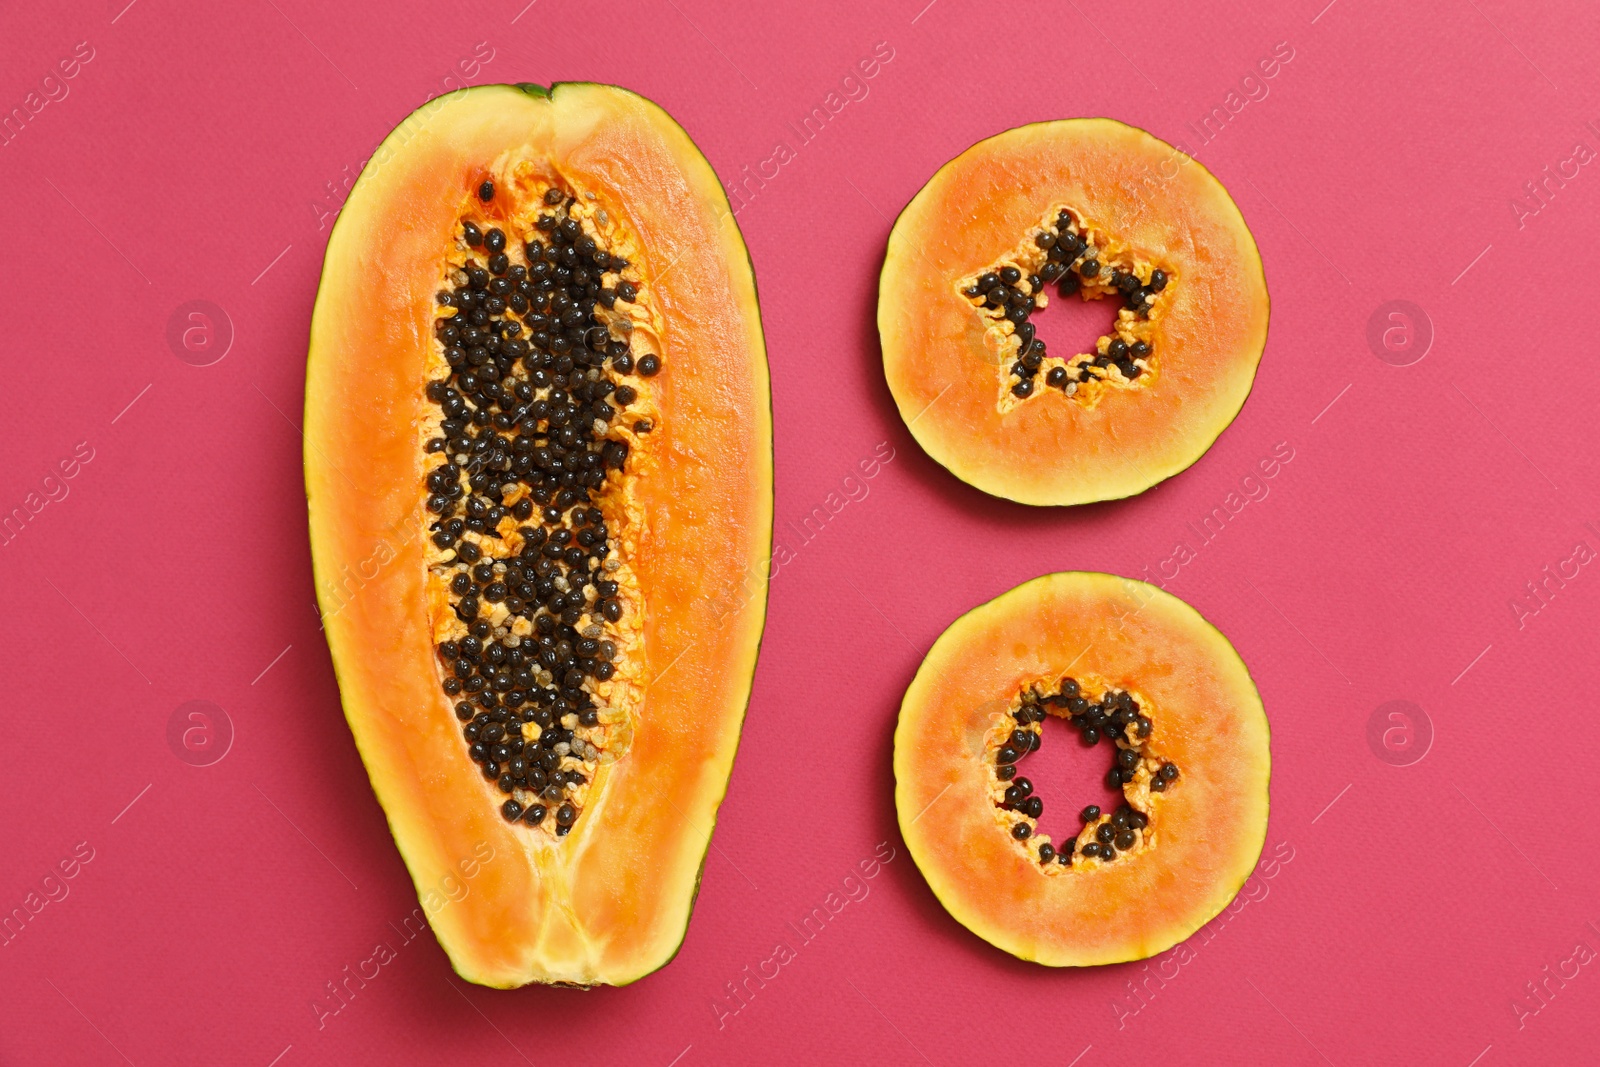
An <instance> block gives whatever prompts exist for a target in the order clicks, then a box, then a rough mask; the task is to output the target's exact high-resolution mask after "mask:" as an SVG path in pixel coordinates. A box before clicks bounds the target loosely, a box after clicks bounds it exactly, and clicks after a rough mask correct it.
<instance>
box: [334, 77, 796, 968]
mask: <svg viewBox="0 0 1600 1067" xmlns="http://www.w3.org/2000/svg"><path fill="white" fill-rule="evenodd" d="M771 442H772V420H771V405H770V400H769V396H768V380H767V364H766V355H765V349H764V346H763V341H762V333H761V323H760V316H759V314H758V309H757V305H756V291H755V281H754V278H753V276H752V273H751V268H750V262H749V259H748V256H747V254H746V251H745V246H744V242H743V240H742V239H741V237H740V235H739V231H738V228H737V227H736V226H735V224H734V220H733V215H732V213H731V212H730V211H729V209H728V202H727V199H726V197H725V195H724V193H723V191H722V187H721V185H720V184H719V183H718V181H717V178H716V175H715V174H714V173H713V172H712V170H711V167H710V165H709V164H707V162H706V161H705V159H704V158H703V157H702V156H701V154H700V153H699V152H698V151H697V150H696V149H695V146H694V144H693V143H692V142H691V141H690V140H689V137H688V135H686V134H685V133H684V132H683V130H682V129H681V128H679V126H678V125H677V124H676V123H674V122H673V121H672V120H671V119H670V118H669V117H668V116H667V115H666V114H665V113H664V112H663V111H662V110H661V109H660V108H658V107H656V106H655V105H653V104H651V103H650V102H649V101H647V100H644V99H642V98H641V97H638V96H636V95H634V94H633V93H630V92H627V91H626V90H623V89H618V88H614V87H611V86H603V85H591V84H567V85H558V86H555V87H554V88H552V89H548V90H547V89H544V88H542V87H539V86H535V85H492V86H483V87H477V88H471V89H466V90H462V91H460V92H456V93H451V94H449V95H446V96H443V97H440V98H438V99H436V100H434V101H431V102H430V103H428V104H426V105H424V106H423V107H422V108H421V109H420V110H418V111H417V112H415V113H414V114H412V115H411V116H410V117H409V118H407V119H406V120H405V121H404V122H403V123H401V125H400V126H399V127H398V128H396V129H395V130H394V132H393V133H392V134H390V136H389V137H388V139H387V140H385V141H384V143H383V145H382V146H381V147H380V148H379V149H378V151H377V153H376V154H375V155H374V156H373V158H372V160H371V161H370V162H369V163H368V164H367V166H366V168H365V169H364V170H363V171H362V174H361V177H360V179H359V181H357V183H356V185H355V187H354V188H353V190H352V191H351V194H350V197H349V199H348V201H347V202H346V204H345V206H344V209H343V210H342V212H341V213H340V215H339V220H338V224H337V225H336V226H335V228H334V230H333V234H332V236H331V238H330V239H329V242H328V251H327V258H326V262H325V265H324V268H323V275H322V284H321V288H320V289H319V290H318V293H317V301H316V309H315V313H314V316H313V319H312V324H311V345H310V357H309V361H308V364H307V369H306V416H305V476H306V494H307V497H308V500H309V506H310V522H311V547H312V556H313V560H314V564H315V573H316V581H317V594H318V598H319V601H320V603H321V608H322V613H323V620H324V626H325V629H326V632H327V638H328V645H329V648H330V650H331V652H332V655H333V663H334V667H335V670H336V672H337V675H338V680H339V688H340V693H341V697H342V701H343V705H344V711H345V716H346V718H347V720H348V722H349V725H350V728H351V731H352V732H353V733H354V735H355V741H356V745H357V747H358V748H359V749H360V753H361V757H362V759H363V760H364V761H365V763H366V767H367V771H368V774H369V776H370V778H371V780H372V786H373V790H374V792H375V793H376V794H377V797H378V800H379V801H380V803H381V804H382V806H383V809H384V811H385V813H386V815H387V816H388V820H389V826H390V829H391V830H392V832H393V835H394V839H395V843H396V844H397V845H398V847H399V849H400V852H401V854H402V856H403V857H404V858H405V861H406V864H407V866H408V867H409V869H410V872H411V876H412V879H413V880H414V882H415V884H416V888H417V892H418V894H419V896H420V898H421V901H422V904H423V908H424V910H425V911H426V913H427V915H428V918H429V920H430V922H431V924H432V926H433V929H434V931H435V933H436V934H437V936H438V939H439V942H440V944H441V945H442V946H443V947H444V949H445V951H446V952H447V953H448V954H449V956H450V959H451V961H452V963H453V964H454V966H455V968H456V970H457V972H458V973H459V974H460V975H461V976H462V977H464V978H466V979H468V980H470V981H473V982H479V983H483V984H485V985H492V986H515V985H521V984H524V983H528V982H548V983H563V984H572V985H594V984H601V983H606V984H621V983H625V982H630V981H633V980H634V979H636V978H639V977H640V976H641V975H644V974H647V973H649V972H650V971H652V970H654V969H656V968H657V967H660V966H661V965H662V964H664V963H665V962H667V960H669V959H670V958H671V957H672V955H673V954H674V953H675V952H676V951H677V948H678V946H679V944H680V943H681V941H682V938H683V936H684V931H685V928H686V926H687V924H688V920H689V912H690V908H691V907H692V905H693V901H694V896H695V892H696V890H697V888H698V886H699V879H700V872H701V868H702V866H703V864H704V861H705V856H706V850H707V847H708V844H709V840H710V834H711V829H712V825H713V824H714V822H715V820H716V813H717V808H718V805H719V804H720V802H721V800H722V797H723V794H724V792H725V790H726V787H727V782H728V775H729V772H730V770H731V767H732V763H733V756H734V750H735V748H736V747H737V744H738V740H739V731H740V726H741V723H742V721H743V717H744V712H745V705H746V701H747V700H748V698H749V694H750V685H751V678H752V674H753V672H754V669H755V662H756V651H757V645H758V643H759V641H760V636H761V629H762V622H763V619H764V615H765V608H766V576H767V569H766V561H767V560H768V559H769V558H770V550H771V537H772V443H771Z"/></svg>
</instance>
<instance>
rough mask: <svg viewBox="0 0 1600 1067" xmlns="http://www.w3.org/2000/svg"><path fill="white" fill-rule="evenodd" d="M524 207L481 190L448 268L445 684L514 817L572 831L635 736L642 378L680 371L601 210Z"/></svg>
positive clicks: (441, 491) (437, 429)
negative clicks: (634, 482)
mask: <svg viewBox="0 0 1600 1067" xmlns="http://www.w3.org/2000/svg"><path fill="white" fill-rule="evenodd" d="M512 185H513V186H514V185H515V183H512ZM585 198H586V200H593V199H595V197H594V195H593V194H586V197H585ZM508 199H511V200H515V199H516V190H515V188H512V191H511V194H510V196H508V195H507V190H506V188H500V189H498V190H497V188H496V186H495V184H494V182H492V181H484V182H483V183H482V185H481V186H480V187H479V188H478V189H477V197H476V201H477V202H476V204H474V203H473V202H472V201H471V200H470V199H469V200H468V206H467V208H466V214H467V215H468V216H469V217H465V218H463V219H462V221H461V228H460V231H459V237H460V244H459V245H458V246H457V247H458V250H459V251H458V253H457V254H456V256H455V257H454V259H453V260H452V261H451V262H450V263H448V264H447V265H446V266H445V267H444V268H443V269H442V275H441V276H442V278H443V280H444V287H443V288H441V289H440V290H439V292H438V293H437V294H436V296H435V305H436V307H435V319H434V333H435V337H436V340H437V348H436V350H435V356H436V358H435V359H433V360H432V361H431V366H433V367H434V368H435V371H436V373H432V374H430V378H431V380H430V381H429V382H428V384H427V387H426V390H425V392H426V396H427V399H428V400H429V401H430V402H431V403H432V404H433V405H434V407H435V408H436V412H435V414H434V415H433V416H432V417H431V418H430V420H429V422H428V429H427V431H426V432H427V436H426V438H425V440H424V443H423V450H424V453H425V455H426V462H425V464H424V467H425V471H426V474H425V477H424V486H423V487H422V488H423V494H424V506H425V508H426V511H427V512H428V515H429V524H428V533H429V537H430V540H431V541H432V544H433V546H434V548H435V549H436V554H435V556H434V557H433V559H432V561H431V565H430V570H431V575H432V580H433V582H434V588H435V589H437V590H439V591H440V592H442V594H443V595H444V597H445V600H446V602H447V604H448V610H449V614H448V615H447V616H446V617H445V618H444V619H442V620H438V621H436V627H435V633H436V650H437V652H438V656H439V663H440V685H441V687H442V688H443V689H444V691H445V693H447V694H449V695H450V696H451V697H452V698H453V699H454V700H455V714H456V717H457V719H458V720H459V721H460V722H461V723H462V724H463V725H462V737H463V740H464V741H465V743H466V747H467V756H468V758H469V759H471V760H472V761H473V762H474V763H475V764H476V765H477V766H478V769H479V770H480V772H481V773H482V775H483V777H484V778H485V779H487V780H489V781H491V782H493V783H495V785H496V787H497V788H498V791H499V792H500V793H502V794H505V795H506V796H505V799H504V800H503V801H500V802H498V806H499V811H500V814H501V816H502V817H503V818H505V819H506V820H507V821H508V822H515V823H520V824H522V825H524V826H527V827H530V828H537V829H539V830H541V831H542V832H544V833H546V834H548V835H553V836H556V837H561V836H565V835H566V834H567V833H569V832H570V831H571V830H572V827H573V825H574V824H575V823H576V821H577V820H578V818H579V816H580V815H581V813H582V811H583V804H584V802H585V800H586V787H587V786H588V785H589V783H590V782H592V780H593V778H594V775H595V772H596V770H597V768H598V767H599V765H601V764H603V763H607V762H610V761H611V760H614V759H615V758H616V756H617V754H618V752H619V750H620V748H621V746H623V745H625V744H626V742H627V738H628V737H629V736H630V735H629V731H628V723H627V717H626V715H625V714H622V713H620V712H619V711H618V710H617V709H619V708H620V707H623V706H625V705H626V703H627V701H626V699H625V698H623V697H622V696H621V694H620V693H612V691H613V690H616V688H617V685H618V684H621V683H622V682H623V681H624V680H625V679H624V678H620V677H618V672H619V670H622V669H624V668H625V667H626V664H627V661H628V656H629V655H632V654H633V653H630V652H627V649H628V648H630V647H632V646H631V645H630V644H629V642H630V640H633V638H634V636H636V634H637V630H638V626H639V624H640V619H639V618H638V617H637V616H638V614H639V612H640V610H641V608H642V604H641V603H640V601H639V598H638V594H637V587H636V586H634V585H632V584H631V579H630V578H629V577H628V575H629V574H630V573H631V572H630V571H628V570H627V569H626V561H625V559H624V557H623V554H622V553H623V548H624V546H623V544H622V543H621V540H620V539H619V537H618V536H617V532H616V529H615V526H616V524H617V523H619V522H626V521H627V507H626V506H625V505H626V499H625V497H626V494H625V492H624V488H625V486H626V485H627V483H628V482H629V480H630V479H633V478H636V477H638V472H637V463H636V456H635V451H634V449H635V446H636V445H637V444H638V441H639V439H638V436H637V434H636V433H629V432H628V431H627V430H626V429H625V428H624V427H625V425H627V424H630V423H634V422H636V421H640V420H636V419H633V418H624V417H622V416H623V413H624V412H625V411H630V412H636V413H637V414H640V415H643V414H647V413H649V414H651V418H652V419H654V418H655V417H657V416H655V415H654V414H653V412H654V408H653V405H652V403H651V398H650V394H649V388H647V387H646V386H644V384H643V383H642V382H640V381H638V379H637V378H634V384H625V383H626V382H627V381H628V380H629V379H630V376H635V375H637V376H641V377H646V378H647V377H651V376H653V375H657V374H659V373H660V372H661V370H662V369H663V367H662V360H661V357H660V355H659V353H658V352H657V351H655V350H654V348H653V347H652V341H651V338H650V335H649V331H648V330H644V329H636V328H635V327H636V326H637V325H640V323H636V322H635V321H634V317H633V314H632V313H631V311H630V309H636V310H638V311H640V312H643V313H645V314H646V317H648V309H647V308H645V307H643V306H642V304H641V301H642V297H641V286H640V282H639V279H638V277H637V272H636V270H635V269H634V268H633V265H632V264H631V263H630V261H629V260H628V259H627V258H626V257H625V256H623V255H620V254H617V253H616V252H615V251H614V250H613V249H614V248H615V245H613V244H608V242H607V240H606V238H605V235H604V234H602V232H601V230H600V228H599V227H598V226H596V225H595V223H596V222H597V221H599V216H598V214H597V212H596V210H595V209H593V208H591V207H590V206H589V205H587V204H584V206H583V208H582V209H581V210H575V209H576V208H577V206H578V205H579V203H580V201H579V200H578V198H577V195H576V194H574V193H572V192H571V191H569V190H567V189H564V188H562V187H560V186H555V185H553V186H550V187H549V188H548V189H545V190H543V191H542V192H540V191H537V190H535V191H534V192H533V193H532V194H530V198H529V202H530V203H533V204H535V205H536V206H535V207H534V209H533V210H532V211H531V212H528V213H526V214H525V215H524V216H523V217H520V218H519V217H517V215H516V213H515V211H513V210H512V206H508V205H507V203H506V201H507V200H508ZM513 206H514V205H513ZM489 211H492V212H493V217H492V218H489V217H480V213H483V212H489ZM605 221H606V222H608V223H609V222H610V221H611V217H610V216H606V217H605ZM607 232H611V233H613V234H614V229H613V230H608V231H607ZM622 240H623V242H624V243H626V240H627V238H626V236H625V235H624V236H623V237H622ZM643 321H645V320H644V319H641V323H642V322H643ZM624 322H625V323H627V324H628V325H627V326H626V327H625V328H618V324H619V323H624ZM614 678H616V679H617V681H616V683H612V680H613V679H614ZM608 694H611V695H609V696H608ZM597 701H598V702H597ZM602 705H604V706H605V708H606V709H607V710H609V711H610V712H611V714H610V715H609V717H606V718H603V717H602V715H601V711H602ZM552 816H553V817H552Z"/></svg>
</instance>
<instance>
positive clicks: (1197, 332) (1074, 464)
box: [878, 119, 1268, 504]
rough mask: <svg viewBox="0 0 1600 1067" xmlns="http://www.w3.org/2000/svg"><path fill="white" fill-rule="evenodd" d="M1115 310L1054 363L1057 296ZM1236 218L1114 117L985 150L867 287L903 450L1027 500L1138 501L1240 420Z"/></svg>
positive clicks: (1251, 361) (1239, 223)
mask: <svg viewBox="0 0 1600 1067" xmlns="http://www.w3.org/2000/svg"><path fill="white" fill-rule="evenodd" d="M1052 289H1053V290H1055V292H1056V294H1057V295H1058V296H1060V297H1061V298H1063V299H1066V298H1077V299H1082V300H1113V301H1115V302H1116V303H1117V304H1118V310H1117V313H1116V323H1115V325H1114V326H1113V328H1112V330H1111V332H1110V333H1108V334H1106V335H1104V336H1102V337H1100V338H1099V339H1098V340H1097V341H1096V343H1095V346H1094V349H1093V351H1089V352H1065V351H1056V350H1054V349H1050V348H1048V347H1047V346H1046V344H1045V339H1044V338H1042V337H1039V336H1037V330H1036V323H1034V322H1031V321H1030V317H1031V316H1032V315H1033V313H1034V312H1035V311H1036V310H1038V309H1039V308H1042V307H1044V306H1046V304H1047V303H1048V301H1049V299H1050V292H1051V290H1052ZM1267 311H1268V304H1267V286H1266V280H1265V278H1264V277H1263V275H1262V271H1261V259H1260V256H1259V255H1258V253H1257V251H1256V244H1255V240H1254V238H1252V237H1251V235H1250V230H1249V228H1248V227H1246V226H1245V223H1244V218H1243V216H1241V215H1240V214H1239V209H1238V208H1237V207H1235V206H1234V203H1233V201H1232V200H1231V199H1230V198H1229V197H1228V193H1227V191H1226V190H1225V189H1223V187H1222V185H1221V183H1219V182H1218V181H1217V180H1216V179H1215V178H1214V177H1212V176H1211V174H1210V173H1209V172H1207V171H1206V169H1205V168H1204V167H1203V166H1201V165H1200V164H1199V163H1197V162H1196V161H1195V160H1193V159H1192V158H1190V157H1189V156H1187V155H1185V154H1184V153H1182V152H1180V151H1178V150H1177V149H1175V148H1173V147H1172V146H1171V145H1168V144H1166V143H1165V142H1163V141H1161V140H1158V139H1157V138H1155V137H1152V136H1151V135H1150V134H1148V133H1145V132H1144V131H1143V130H1139V129H1135V128H1133V127H1131V126H1125V125H1123V124H1122V123H1120V122H1117V121H1115V120H1113V119H1064V120H1059V121H1055V122H1039V123H1034V124H1033V125H1030V126H1023V127H1020V128H1018V129H1013V130H1007V131H1006V132H1005V133H1001V134H998V135H996V136H994V137H990V138H989V139H988V140H985V141H980V142H978V143H977V144H976V145H974V146H972V147H971V148H969V149H967V151H965V152H963V153H962V154H961V155H959V156H957V157H956V158H955V159H954V160H952V161H951V162H949V163H947V164H945V166H944V167H943V168H941V169H940V170H939V172H938V173H937V174H935V175H934V176H933V178H932V179H931V180H930V181H929V182H928V184H927V185H925V186H923V188H922V190H921V191H920V192H918V193H917V195H916V196H915V197H913V198H912V200H911V203H910V204H908V205H907V206H906V209H905V210H904V211H903V212H901V214H900V217H899V219H898V220H896V222H895V225H894V229H893V230H892V231H891V233H890V234H889V247H888V252H887V254H886V256H885V259H884V265H883V273H882V275H881V276H880V279H879V284H878V333H879V337H880V339H881V341H882V346H883V366H884V372H885V374H886V375H887V376H888V379H889V388H890V390H891V392H892V393H893V394H894V399H895V403H896V404H897V405H898V406H899V409H900V415H901V417H902V418H903V419H904V420H905V422H906V425H907V426H908V427H909V428H910V430H911V433H912V434H913V436H915V437H916V439H917V441H918V442H919V443H920V444H921V445H922V447H923V449H924V450H926V451H927V453H928V455H930V456H932V457H933V458H934V459H935V460H936V461H938V462H939V463H941V464H943V465H944V466H945V467H947V468H949V470H950V471H951V472H952V473H953V474H955V475H956V477H958V478H960V479H961V480H962V481H965V482H968V483H970V484H971V485H974V486H976V487H977V488H979V489H982V490H983V491H984V492H987V493H992V494H994V495H995V496H1001V497H1007V498H1009V499H1012V500H1017V501H1021V502H1022V503H1025V504H1082V503H1086V502H1089V501H1094V500H1112V499H1116V498H1120V497H1126V496H1132V495H1133V494H1135V493H1140V492H1143V491H1144V490H1145V489H1148V488H1149V487H1150V486H1152V485H1154V484H1155V483H1157V482H1159V481H1161V480H1162V479H1164V478H1167V477H1170V476H1171V475H1173V474H1176V473H1177V472H1178V471H1181V470H1183V469H1184V468H1185V467H1188V466H1189V465H1190V464H1191V463H1193V462H1194V461H1195V460H1197V459H1199V458H1200V456H1201V455H1202V454H1204V452H1205V450H1206V449H1207V448H1209V447H1210V446H1211V443H1212V442H1213V441H1214V440H1216V438H1217V435H1218V434H1220V433H1221V432H1222V431H1223V430H1224V429H1225V428H1226V427H1227V425H1228V424H1229V423H1230V422H1232V421H1233V418H1234V416H1236V415H1237V414H1238V413H1239V409H1240V407H1242V406H1243V404H1244V401H1245V397H1246V396H1247V395H1248V394H1249V392H1250V386H1251V383H1252V382H1253V381H1254V379H1255V372H1256V365H1257V364H1258V363H1259V362H1260V359H1261V351H1262V347H1263V346H1264V345H1265V344H1266V338H1267Z"/></svg>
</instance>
